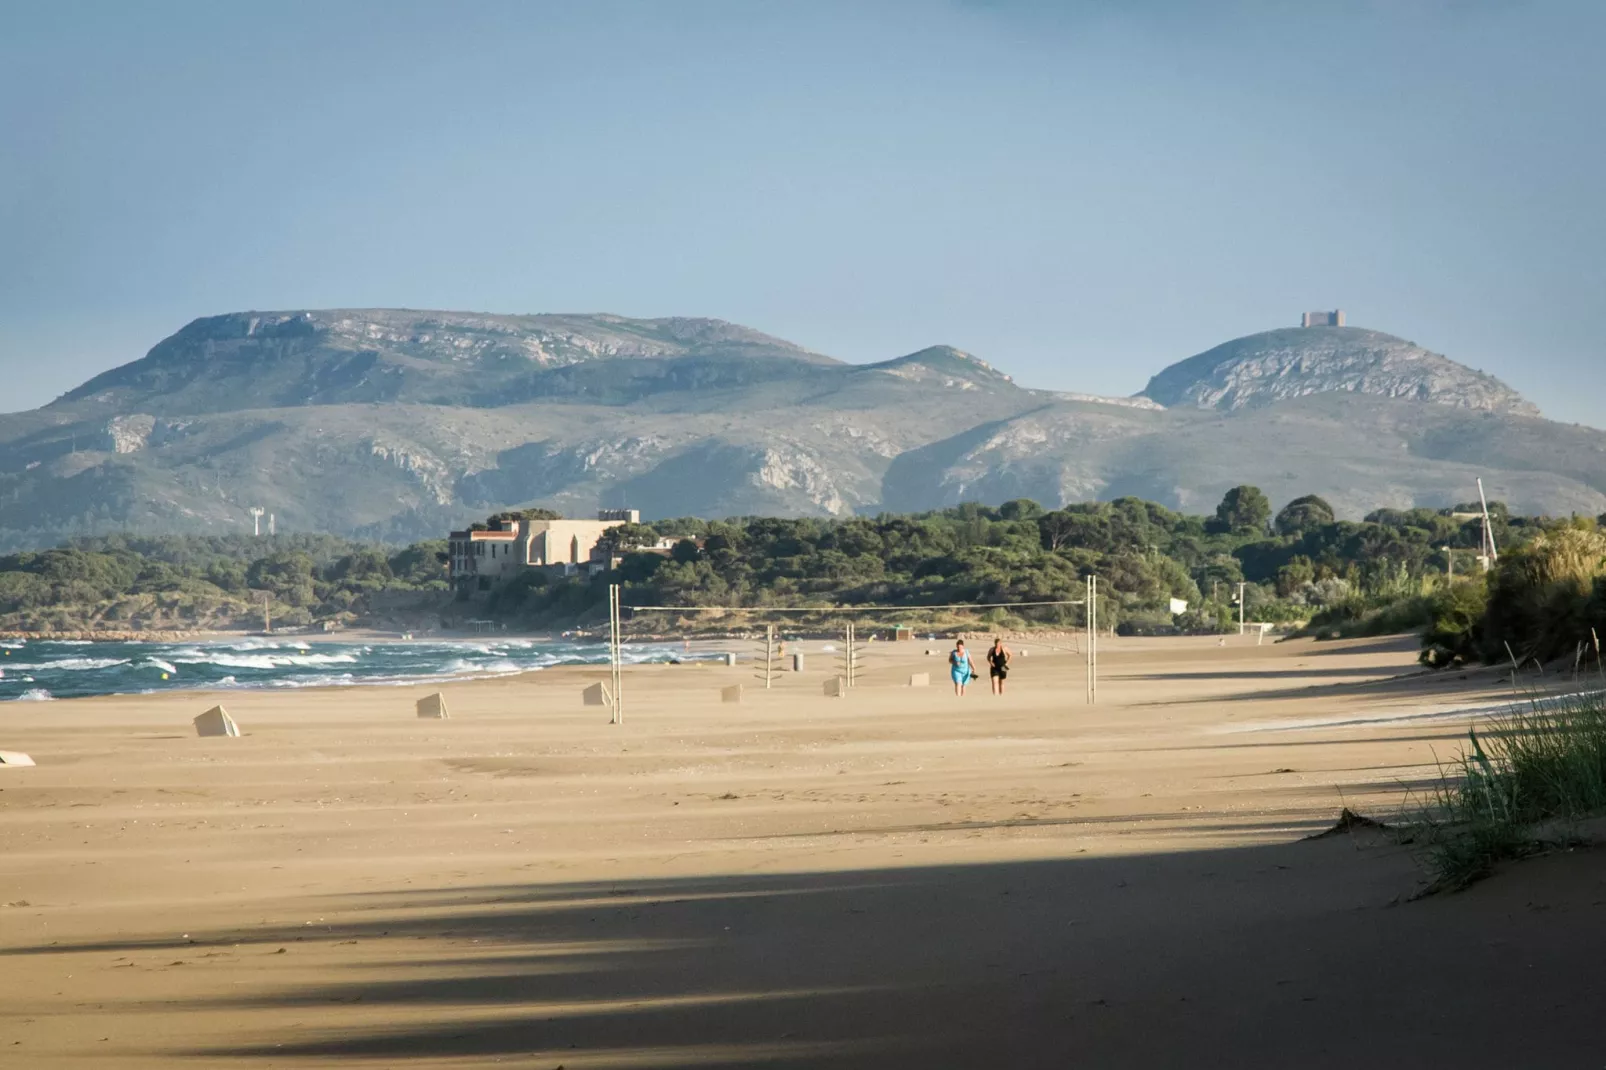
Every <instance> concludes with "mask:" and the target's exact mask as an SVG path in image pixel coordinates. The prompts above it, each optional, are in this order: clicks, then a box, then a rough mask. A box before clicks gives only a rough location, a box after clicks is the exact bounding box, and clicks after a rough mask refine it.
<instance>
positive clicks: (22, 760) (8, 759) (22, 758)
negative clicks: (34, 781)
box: [0, 750, 33, 767]
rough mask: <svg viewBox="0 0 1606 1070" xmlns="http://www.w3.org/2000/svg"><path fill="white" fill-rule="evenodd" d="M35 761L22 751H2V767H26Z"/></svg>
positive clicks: (0, 760) (0, 758)
mask: <svg viewBox="0 0 1606 1070" xmlns="http://www.w3.org/2000/svg"><path fill="white" fill-rule="evenodd" d="M32 764H33V759H32V758H30V757H28V756H27V755H26V754H24V753H22V752H21V751H20V750H0V765H11V766H18V767H21V766H24V765H32Z"/></svg>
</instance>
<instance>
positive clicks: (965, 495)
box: [0, 309, 1606, 548]
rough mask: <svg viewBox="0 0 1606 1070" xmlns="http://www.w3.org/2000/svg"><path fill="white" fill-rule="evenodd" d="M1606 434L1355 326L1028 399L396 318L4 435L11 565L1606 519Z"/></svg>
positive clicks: (673, 337)
mask: <svg viewBox="0 0 1606 1070" xmlns="http://www.w3.org/2000/svg"><path fill="white" fill-rule="evenodd" d="M1603 462H1606V432H1601V431H1597V430H1594V429H1591V428H1586V427H1580V426H1576V425H1565V424H1559V423H1555V422H1552V421H1548V420H1545V419H1544V418H1543V417H1542V416H1540V414H1539V412H1538V410H1537V409H1536V408H1535V407H1534V406H1533V405H1532V404H1530V403H1529V402H1527V401H1526V400H1524V399H1523V398H1522V397H1521V396H1520V395H1518V394H1517V393H1516V392H1515V391H1513V390H1512V389H1511V388H1510V387H1508V386H1506V385H1505V384H1504V383H1501V382H1500V381H1499V380H1497V379H1495V378H1494V377H1492V376H1489V375H1486V374H1483V373H1481V372H1477V371H1474V370H1472V369H1470V368H1467V367H1465V366H1463V365H1460V364H1457V363H1456V362H1454V361H1452V360H1450V359H1449V358H1447V357H1444V356H1442V355H1439V354H1436V353H1432V352H1430V351H1428V350H1426V349H1423V348H1421V347H1419V346H1417V345H1415V344H1413V343H1411V342H1407V341H1405V340H1403V339H1400V338H1396V337H1393V336H1391V335H1387V334H1383V333H1380V332H1376V331H1370V330H1363V329H1360V328H1355V327H1302V328H1289V329H1283V330H1273V331H1267V332H1264V333H1261V334H1255V335H1250V336H1249V337H1246V338H1240V339H1237V340H1235V341H1231V342H1228V343H1225V344H1224V345H1221V346H1217V347H1215V348H1214V349H1211V350H1209V351H1207V352H1204V353H1201V354H1199V355H1197V356H1194V357H1190V358H1188V359H1186V360H1183V361H1181V362H1179V363H1176V364H1173V365H1172V366H1170V367H1169V368H1166V369H1164V370H1163V371H1161V372H1159V374H1157V375H1155V376H1154V378H1153V379H1152V380H1151V381H1150V382H1149V385H1148V387H1147V388H1146V389H1145V390H1144V391H1143V392H1142V393H1141V394H1139V395H1137V396H1135V397H1132V398H1100V397H1094V396H1090V395H1085V394H1074V393H1063V392H1056V391H1049V390H1035V389H1030V388H1028V387H1025V386H1022V385H1021V384H1019V383H1016V382H1015V381H1014V380H1013V379H1012V378H1011V377H1010V376H1009V375H1006V374H1004V373H1003V372H1001V371H999V370H998V369H996V368H994V367H993V366H992V365H990V364H988V363H987V362H986V361H983V360H981V359H979V358H977V357H974V356H972V355H970V354H968V353H964V352H961V351H960V350H957V349H953V348H950V347H947V346H934V347H931V348H927V349H922V350H920V351H918V352H915V353H911V354H908V355H907V356H902V357H897V358H895V359H892V360H886V361H881V362H879V363H873V364H849V363H844V362H842V361H838V360H835V359H833V358H831V357H828V356H825V355H822V354H819V353H814V352H810V351H809V350H807V349H805V348H803V347H801V346H798V345H794V344H792V343H790V342H786V341H783V340H781V339H778V338H773V337H770V336H769V335H765V334H762V333H760V332H758V331H755V330H752V329H749V328H746V327H741V326H738V325H735V324H731V323H725V322H722V321H719V320H711V319H681V318H671V319H650V320H643V319H627V318H624V317H620V316H610V315H490V314H477V313H463V312H427V311H412V310H403V309H340V310H326V311H289V312H241V313H233V314H228V315H222V316H211V317H207V318H204V319H198V320H195V321H194V322H192V323H190V324H189V325H187V326H186V327H184V328H183V329H182V330H180V331H179V332H178V333H176V334H174V335H173V336H171V337H170V338H167V339H165V340H164V341H162V342H161V343H159V344H158V345H157V346H156V347H155V348H153V349H152V350H151V351H150V352H149V353H148V354H147V355H146V356H144V357H143V358H141V359H139V360H136V361H133V362H132V363H129V364H125V365H123V366H121V367H118V368H114V369H112V370H111V371H108V372H106V373H104V374H102V375H99V376H96V377H95V378H94V379H91V380H90V381H89V382H87V383H85V384H83V385H82V386H80V387H78V388H77V389H75V390H73V391H70V392H69V393H67V394H65V395H64V396H62V397H61V398H59V399H57V400H56V401H54V402H52V403H51V404H49V405H46V406H44V407H43V408H40V409H36V410H33V411H31V412H23V413H15V414H10V415H0V548H7V547H10V548H15V547H24V546H34V545H44V544H50V543H54V542H56V541H59V540H60V539H61V538H63V537H66V536H71V535H75V534H87V533H94V532H105V531H115V530H136V531H142V532H154V531H164V532H210V533H225V532H238V531H241V530H250V529H251V526H252V523H253V521H252V518H251V516H250V515H249V513H248V510H249V509H250V508H251V507H253V506H259V507H261V508H263V509H265V510H267V511H268V512H269V513H271V514H273V516H274V520H275V522H276V524H277V526H278V528H279V529H280V530H284V531H289V530H297V531H325V532H331V533H337V534H344V535H353V536H361V537H372V538H383V539H391V540H399V539H414V538H422V537H432V536H439V535H440V534H442V533H444V532H445V531H446V530H447V529H448V528H449V527H452V526H458V525H461V524H462V523H463V522H464V521H466V520H468V519H472V518H474V517H477V516H481V515H484V514H486V513H489V512H492V511H495V510H497V509H501V508H505V507H510V506H517V505H531V504H539V505H545V506H549V507H552V508H556V509H559V510H561V511H564V512H566V513H568V514H570V515H586V514H588V513H590V512H591V511H592V510H594V509H596V508H597V507H599V506H605V507H621V506H627V505H628V506H631V507H635V508H639V509H641V510H642V512H643V514H644V515H645V516H647V517H649V518H650V517H654V516H666V515H703V516H731V515H743V514H780V515H820V514H829V515H838V516H842V515H851V514H854V513H864V512H878V511H882V510H897V511H916V510H923V509H931V508H937V507H941V506H947V505H953V504H956V503H959V502H962V501H985V502H993V503H996V502H1000V501H1004V500H1007V499H1009V498H1016V497H1030V498H1034V499H1036V500H1038V501H1040V502H1043V503H1045V504H1049V505H1059V504H1061V503H1065V502H1071V501H1080V500H1087V499H1093V498H1105V499H1108V498H1114V497H1120V496H1123V495H1136V496H1140V497H1144V498H1148V499H1151V500H1154V501H1159V502H1163V503H1165V504H1168V505H1171V506H1173V507H1175V508H1179V509H1185V510H1190V511H1208V510H1210V509H1212V508H1213V507H1214V506H1215V503H1216V502H1217V501H1218V500H1219V499H1220V497H1221V495H1222V494H1223V493H1224V492H1225V491H1226V490H1227V489H1228V488H1229V487H1231V486H1234V485H1237V484H1239V483H1253V484H1256V485H1258V486H1260V487H1262V488H1263V489H1264V490H1265V491H1266V492H1267V493H1268V494H1269V495H1270V496H1271V497H1272V499H1273V500H1274V501H1276V502H1278V503H1280V502H1282V501H1285V500H1287V499H1290V498H1292V497H1295V496H1296V495H1299V494H1305V493H1318V494H1321V495H1323V496H1324V497H1326V498H1328V499H1329V500H1330V501H1331V502H1332V503H1333V504H1334V506H1335V507H1336V508H1337V509H1338V510H1339V512H1340V513H1341V514H1346V515H1350V516H1359V515H1361V514H1362V513H1364V512H1366V511H1369V510H1371V509H1374V508H1377V507H1382V506H1392V507H1410V506H1418V505H1425V506H1445V505H1450V504H1453V503H1456V502H1461V501H1465V500H1467V499H1468V498H1469V497H1470V496H1472V495H1473V494H1474V493H1475V486H1474V481H1475V479H1476V478H1477V477H1479V476H1482V477H1483V479H1484V482H1485V485H1486V487H1487V488H1488V489H1489V491H1490V494H1491V496H1493V497H1496V498H1501V499H1503V500H1505V501H1506V502H1507V503H1508V504H1509V505H1510V506H1511V507H1512V508H1513V509H1516V510H1521V511H1526V512H1550V513H1568V512H1581V513H1588V514H1590V515H1595V514H1598V513H1601V512H1606V463H1603Z"/></svg>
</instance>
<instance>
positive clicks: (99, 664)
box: [12, 658, 129, 672]
mask: <svg viewBox="0 0 1606 1070" xmlns="http://www.w3.org/2000/svg"><path fill="white" fill-rule="evenodd" d="M128 660H129V659H127V658H62V659H61V660H59V661H39V662H30V663H28V664H23V665H13V666H12V668H14V669H31V670H32V671H34V672H41V671H44V670H47V669H48V670H51V671H58V670H59V671H61V672H87V671H90V670H93V669H110V668H112V667H114V666H117V665H127V664H128Z"/></svg>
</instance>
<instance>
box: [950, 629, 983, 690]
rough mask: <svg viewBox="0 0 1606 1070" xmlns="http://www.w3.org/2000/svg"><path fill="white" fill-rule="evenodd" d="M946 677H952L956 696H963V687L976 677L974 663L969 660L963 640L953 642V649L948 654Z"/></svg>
mask: <svg viewBox="0 0 1606 1070" xmlns="http://www.w3.org/2000/svg"><path fill="white" fill-rule="evenodd" d="M948 675H949V676H951V677H953V681H954V694H956V695H963V694H964V693H965V685H966V684H968V683H970V681H971V679H972V678H974V677H975V675H976V666H975V663H974V662H972V661H971V660H970V651H968V650H966V649H965V641H964V640H963V639H960V640H958V641H957V642H955V643H954V648H953V649H952V650H950V651H949V652H948Z"/></svg>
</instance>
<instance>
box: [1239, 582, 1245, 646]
mask: <svg viewBox="0 0 1606 1070" xmlns="http://www.w3.org/2000/svg"><path fill="white" fill-rule="evenodd" d="M1245 586H1246V585H1245V584H1242V583H1240V584H1239V585H1238V634H1239V635H1242V634H1244V587H1245Z"/></svg>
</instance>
